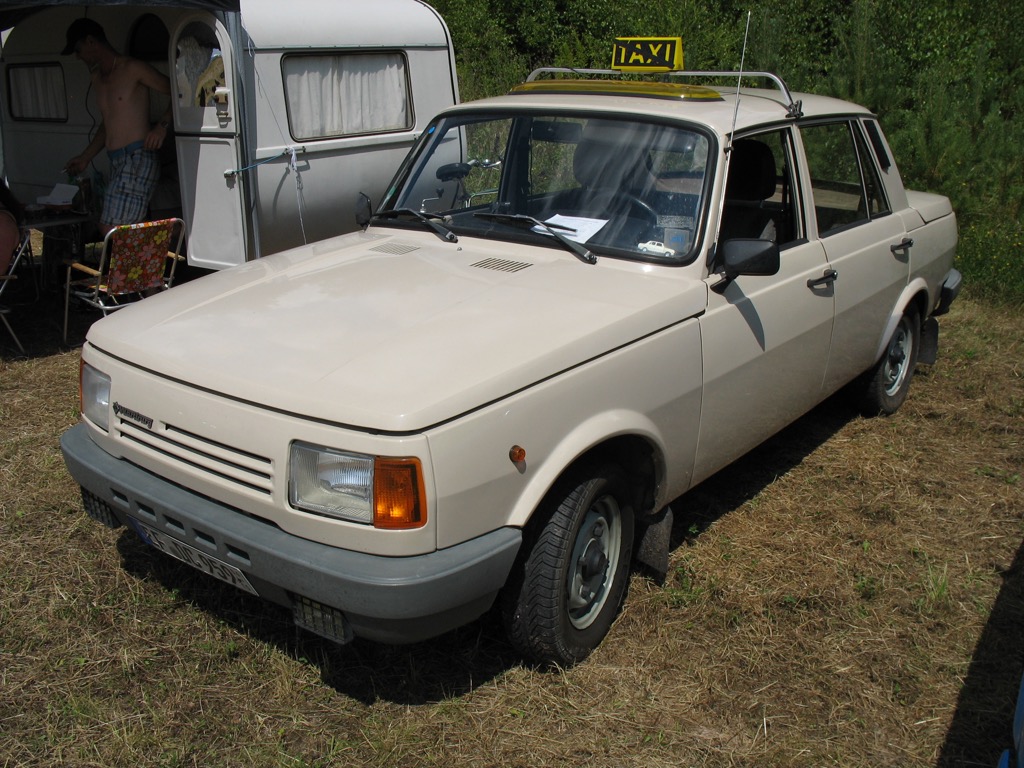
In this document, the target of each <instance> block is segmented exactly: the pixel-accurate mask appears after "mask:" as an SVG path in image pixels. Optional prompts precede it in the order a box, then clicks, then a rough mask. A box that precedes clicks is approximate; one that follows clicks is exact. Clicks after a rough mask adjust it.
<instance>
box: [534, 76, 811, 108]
mask: <svg viewBox="0 0 1024 768" xmlns="http://www.w3.org/2000/svg"><path fill="white" fill-rule="evenodd" d="M556 74H561V75H611V76H614V77H622V75H623V73H622V72H620V71H619V70H617V69H575V68H573V67H541V68H539V69H535V70H533V72H531V73H530V76H529V77H528V78H526V82H528V83H529V82H533V81H534V80H538V79H540V78H541V77H542V76H544V75H556ZM652 74H657V75H658V76H659V77H737V78H738V77H760V78H764V79H766V80H770V81H771V82H772V83H773V84H774V85H775V87H776V88H778V89H779V91H781V93H782V100H783V104H784V106H785V107H786V113H787V114H788V116H789V117H792V118H799V117H803V114H804V113H803V104H802V102H800V101H794V100H793V95H792V93H791V92H790V90H789V87H788V86H787V85H786V84H785V83H784V82H783V80H782V78H781V77H779V76H778V75H776V74H773V73H771V72H727V71H714V72H700V71H696V70H671V71H667V72H657V73H652Z"/></svg>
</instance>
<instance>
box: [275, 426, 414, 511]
mask: <svg viewBox="0 0 1024 768" xmlns="http://www.w3.org/2000/svg"><path fill="white" fill-rule="evenodd" d="M288 500H289V502H290V503H291V505H292V506H293V507H295V508H296V509H301V510H303V511H305V512H312V513H314V514H317V515H325V516H327V517H334V518H338V519H340V520H351V521H353V522H357V523H366V524H368V525H369V524H371V523H372V524H373V526H374V527H376V528H395V529H402V528H419V527H421V526H422V525H424V524H425V523H426V522H427V507H426V500H425V493H424V486H423V470H422V468H421V466H420V462H419V459H415V458H397V459H395V458H383V457H380V456H376V457H375V456H367V455H365V454H361V453H348V452H345V451H336V450H332V449H330V448H320V447H318V446H315V445H309V444H307V443H293V444H292V447H291V455H290V458H289V477H288Z"/></svg>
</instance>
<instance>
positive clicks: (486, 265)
mask: <svg viewBox="0 0 1024 768" xmlns="http://www.w3.org/2000/svg"><path fill="white" fill-rule="evenodd" d="M469 266H471V267H479V268H480V269H492V270H494V271H495V272H519V271H520V270H523V269H526V268H527V267H532V266H533V265H532V264H528V263H526V262H523V261H509V260H508V259H484V260H483V261H478V262H476V263H475V264H470V265H469Z"/></svg>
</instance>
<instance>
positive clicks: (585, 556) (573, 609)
mask: <svg viewBox="0 0 1024 768" xmlns="http://www.w3.org/2000/svg"><path fill="white" fill-rule="evenodd" d="M618 514H619V510H618V506H617V504H616V503H615V502H614V500H613V499H610V498H606V499H604V500H601V501H599V502H598V503H597V504H595V505H594V507H592V508H591V510H590V511H589V512H588V513H587V516H586V517H585V518H584V521H583V525H582V526H580V530H579V533H578V534H577V536H576V544H575V546H574V547H573V557H572V561H571V564H570V569H569V573H568V580H567V581H568V583H567V585H566V586H567V601H568V606H567V607H568V610H569V620H570V621H571V622H572V624H573V625H574V626H575V627H576V628H578V629H583V628H585V627H587V626H589V625H590V624H591V623H592V622H593V621H594V618H595V617H596V616H597V615H598V614H599V613H600V611H601V608H602V607H603V605H604V602H605V599H606V597H607V594H608V587H609V581H610V579H611V574H610V573H609V571H610V568H611V564H612V563H613V562H615V561H616V558H618V556H619V552H618V548H619V536H620V535H621V533H620V530H619V527H618V526H619V524H620V523H619V518H618Z"/></svg>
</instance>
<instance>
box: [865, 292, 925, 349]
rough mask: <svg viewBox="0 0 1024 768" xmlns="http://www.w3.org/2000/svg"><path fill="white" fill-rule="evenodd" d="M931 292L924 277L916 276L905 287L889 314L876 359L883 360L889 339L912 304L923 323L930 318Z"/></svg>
mask: <svg viewBox="0 0 1024 768" xmlns="http://www.w3.org/2000/svg"><path fill="white" fill-rule="evenodd" d="M929 297H930V293H929V291H928V283H927V282H925V280H924V278H922V277H916V278H914V279H913V280H911V281H910V283H908V284H907V287H906V288H904V289H903V292H902V293H901V294H900V298H899V300H898V301H897V302H896V304H895V305H894V306H893V310H892V314H890V315H889V320H888V322H887V323H886V324H885V331H884V332H883V333H882V338H880V339H879V340H878V348H877V349H876V350H875V360H881V359H882V355H883V354H884V353H885V350H886V347H888V346H889V339H891V338H892V334H893V331H895V330H896V326H897V325H898V324H899V322H900V318H902V317H903V315H904V314H905V313H906V311H907V308H908V307H909V306H911V305H912V304H913V305H915V307H914V308H915V309H916V310H917V312H918V314H919V315H920V318H921V324H922V325H924V323H925V321H926V320H927V319H928V307H930V306H932V305H931V301H930V298H929Z"/></svg>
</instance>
